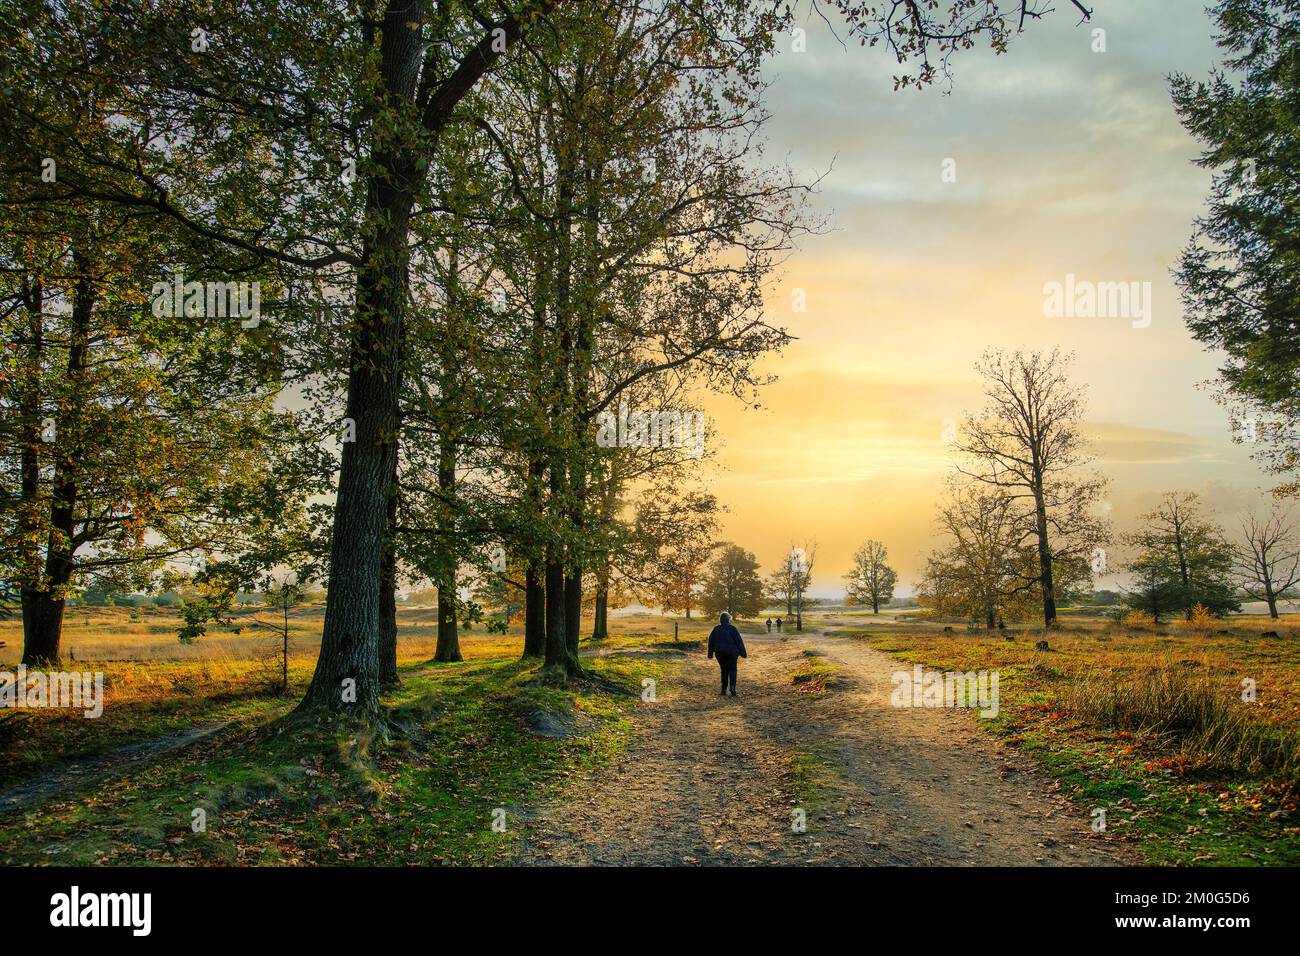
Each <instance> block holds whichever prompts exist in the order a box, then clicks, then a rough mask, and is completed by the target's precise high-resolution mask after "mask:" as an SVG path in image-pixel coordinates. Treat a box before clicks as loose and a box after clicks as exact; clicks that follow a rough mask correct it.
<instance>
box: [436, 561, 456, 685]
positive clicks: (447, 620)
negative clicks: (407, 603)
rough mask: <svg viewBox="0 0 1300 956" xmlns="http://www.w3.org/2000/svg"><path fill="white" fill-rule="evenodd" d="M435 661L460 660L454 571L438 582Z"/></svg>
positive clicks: (448, 661) (449, 661)
mask: <svg viewBox="0 0 1300 956" xmlns="http://www.w3.org/2000/svg"><path fill="white" fill-rule="evenodd" d="M433 659H434V660H435V661H443V662H446V663H451V662H453V661H459V660H461V659H462V658H461V656H460V636H459V634H458V633H457V630H456V584H455V573H454V572H452V573H451V574H450V581H449V580H448V578H447V577H446V576H444V577H443V578H442V579H441V580H439V582H438V646H437V648H436V649H435V650H434V652H433Z"/></svg>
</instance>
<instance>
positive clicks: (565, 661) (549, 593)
mask: <svg viewBox="0 0 1300 956" xmlns="http://www.w3.org/2000/svg"><path fill="white" fill-rule="evenodd" d="M564 624H565V618H564V562H563V561H561V560H560V558H559V556H558V555H556V554H554V553H552V554H551V555H549V556H548V557H547V559H546V659H545V666H546V669H547V670H554V671H558V672H559V673H560V674H563V675H565V676H567V675H568V673H569V646H568V642H567V640H566V635H565V630H564Z"/></svg>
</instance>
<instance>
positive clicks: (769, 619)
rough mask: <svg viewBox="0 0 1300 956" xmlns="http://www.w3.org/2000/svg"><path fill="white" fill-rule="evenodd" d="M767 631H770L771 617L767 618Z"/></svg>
mask: <svg viewBox="0 0 1300 956" xmlns="http://www.w3.org/2000/svg"><path fill="white" fill-rule="evenodd" d="M767 633H769V634H771V633H772V619H771V618H770V617H769V618H768V619H767Z"/></svg>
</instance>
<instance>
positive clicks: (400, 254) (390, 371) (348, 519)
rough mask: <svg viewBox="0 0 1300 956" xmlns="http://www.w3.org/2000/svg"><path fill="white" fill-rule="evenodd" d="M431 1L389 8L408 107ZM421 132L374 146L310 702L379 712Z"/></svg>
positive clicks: (388, 50)
mask: <svg viewBox="0 0 1300 956" xmlns="http://www.w3.org/2000/svg"><path fill="white" fill-rule="evenodd" d="M423 19H424V3H423V2H422V0H393V2H391V3H390V4H389V6H388V8H387V9H386V10H385V12H384V22H383V38H382V40H381V42H380V65H379V72H380V82H381V83H382V84H383V93H384V95H385V97H386V98H387V99H388V101H389V102H390V103H391V104H392V105H393V106H394V107H396V108H398V109H401V108H402V104H404V103H407V102H409V101H410V100H411V98H412V97H413V96H414V94H415V88H416V83H417V81H418V77H419V72H420V63H421V58H422V46H423V44H422V38H421V33H420V30H419V24H420V22H421V21H422V20H423ZM417 159H418V157H417V156H416V154H415V150H414V149H413V148H412V147H411V145H410V137H409V134H404V133H403V132H401V131H397V132H380V133H379V134H378V135H377V141H376V142H375V144H374V147H373V149H372V150H371V154H370V162H371V164H372V165H373V167H374V168H375V170H376V172H375V173H374V174H373V175H372V176H371V178H370V180H369V183H368V188H367V192H366V218H365V222H366V229H367V232H368V234H367V236H366V239H365V242H364V248H363V255H362V266H361V268H360V269H359V270H358V272H357V320H356V323H355V325H354V330H353V333H352V342H351V349H350V355H349V366H350V368H349V373H348V390H347V404H346V410H345V413H344V414H345V416H346V417H347V418H350V419H351V420H352V421H353V423H355V425H356V440H355V441H352V442H345V443H344V445H343V455H342V461H341V463H340V467H339V486H338V494H337V497H336V499H335V506H334V527H333V533H332V537H331V541H330V581H329V591H328V593H327V595H326V600H325V625H324V630H323V632H322V634H321V648H320V656H319V657H318V658H317V661H316V671H315V673H314V674H313V675H312V680H311V684H310V686H309V687H308V688H307V693H306V696H305V697H304V698H303V702H302V704H301V708H302V709H303V710H306V711H313V710H321V711H332V712H341V713H348V714H352V715H354V716H359V717H361V718H363V719H368V720H371V719H376V718H378V716H379V690H380V680H379V592H380V586H379V584H380V572H381V565H382V563H383V548H384V530H385V527H384V526H385V523H386V520H387V512H388V502H389V494H390V492H391V489H392V476H393V469H394V467H395V463H396V458H397V444H396V443H397V429H398V402H397V397H398V393H399V390H400V387H401V343H402V336H403V328H404V324H405V311H406V296H407V267H408V260H409V250H408V235H409V225H410V217H411V209H412V204H413V201H414V199H413V196H414V189H415V186H416V185H417V184H418V182H419V181H420V178H421V176H422V173H421V172H420V170H419V164H418V163H417Z"/></svg>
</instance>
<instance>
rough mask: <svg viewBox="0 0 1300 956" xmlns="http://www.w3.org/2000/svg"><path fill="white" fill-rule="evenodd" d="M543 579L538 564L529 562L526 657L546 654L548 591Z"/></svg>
mask: <svg viewBox="0 0 1300 956" xmlns="http://www.w3.org/2000/svg"><path fill="white" fill-rule="evenodd" d="M541 578H542V572H541V569H540V568H539V567H538V563H537V562H536V561H529V562H528V570H527V571H525V572H524V657H542V656H543V655H544V654H545V653H546V591H545V589H544V588H543V587H542V581H541Z"/></svg>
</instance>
